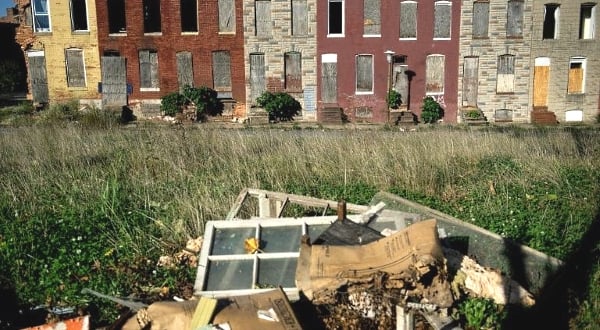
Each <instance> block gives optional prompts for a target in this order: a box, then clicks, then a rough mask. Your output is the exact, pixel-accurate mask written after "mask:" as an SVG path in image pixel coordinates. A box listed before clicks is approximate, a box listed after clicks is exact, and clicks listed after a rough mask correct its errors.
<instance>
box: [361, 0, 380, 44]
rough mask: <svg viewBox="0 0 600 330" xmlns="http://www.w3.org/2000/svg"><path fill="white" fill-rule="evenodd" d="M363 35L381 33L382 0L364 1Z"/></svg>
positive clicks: (378, 34) (377, 34)
mask: <svg viewBox="0 0 600 330" xmlns="http://www.w3.org/2000/svg"><path fill="white" fill-rule="evenodd" d="M363 35H366V36H380V35H381V0H369V1H364V2H363Z"/></svg>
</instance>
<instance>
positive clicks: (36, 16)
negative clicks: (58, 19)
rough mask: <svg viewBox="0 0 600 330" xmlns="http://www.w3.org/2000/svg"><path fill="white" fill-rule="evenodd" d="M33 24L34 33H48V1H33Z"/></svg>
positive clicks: (49, 29)
mask: <svg viewBox="0 0 600 330" xmlns="http://www.w3.org/2000/svg"><path fill="white" fill-rule="evenodd" d="M32 2H33V22H34V26H33V27H34V31H35V32H50V31H52V29H51V28H50V7H49V3H48V0H34V1H32Z"/></svg>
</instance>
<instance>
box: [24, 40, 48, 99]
mask: <svg viewBox="0 0 600 330" xmlns="http://www.w3.org/2000/svg"><path fill="white" fill-rule="evenodd" d="M27 57H28V59H29V79H30V80H31V95H32V97H33V102H34V103H48V76H47V74H46V56H45V55H44V52H43V51H31V52H29V53H28V54H27Z"/></svg>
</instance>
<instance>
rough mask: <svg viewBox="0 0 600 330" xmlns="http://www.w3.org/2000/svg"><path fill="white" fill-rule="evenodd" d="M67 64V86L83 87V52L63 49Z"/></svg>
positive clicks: (75, 49) (74, 49)
mask: <svg viewBox="0 0 600 330" xmlns="http://www.w3.org/2000/svg"><path fill="white" fill-rule="evenodd" d="M65 59H66V63H67V86H69V87H85V64H84V61H83V50H81V49H77V48H69V49H65Z"/></svg>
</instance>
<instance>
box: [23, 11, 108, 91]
mask: <svg viewBox="0 0 600 330" xmlns="http://www.w3.org/2000/svg"><path fill="white" fill-rule="evenodd" d="M30 6H31V5H30V1H29V0H19V1H17V8H18V10H19V12H20V13H21V14H22V15H21V21H20V23H21V26H20V27H19V29H18V32H17V40H18V42H19V44H20V45H21V48H22V49H23V51H24V52H25V60H26V61H28V56H27V55H28V52H30V51H43V54H44V55H45V60H46V73H47V77H48V79H47V83H48V97H49V99H50V100H51V101H54V102H61V101H67V100H73V99H78V100H80V101H82V102H97V101H98V100H99V98H100V95H99V93H98V82H99V81H100V60H99V57H98V47H97V46H98V37H97V30H96V10H95V3H94V0H88V1H87V27H88V29H87V31H73V29H72V27H71V10H70V5H69V1H51V2H49V16H50V29H51V31H49V32H33V28H32V26H31V23H29V22H27V20H26V19H25V17H27V16H29V12H27V13H26V11H30V10H31V7H30ZM25 14H26V15H25ZM69 48H76V49H81V50H82V54H83V60H84V66H85V86H84V87H69V86H68V85H67V70H66V67H65V62H66V53H65V50H66V49H69ZM29 84H30V90H31V82H29Z"/></svg>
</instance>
